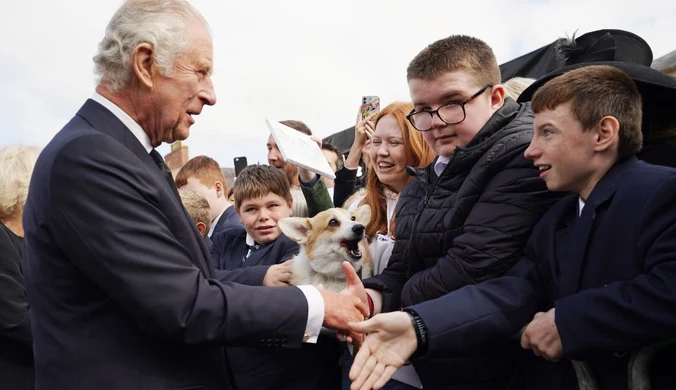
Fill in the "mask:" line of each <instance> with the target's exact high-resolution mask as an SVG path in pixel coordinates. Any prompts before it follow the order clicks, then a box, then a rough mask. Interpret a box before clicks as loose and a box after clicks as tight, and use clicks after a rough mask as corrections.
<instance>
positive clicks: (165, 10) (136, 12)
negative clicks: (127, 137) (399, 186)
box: [94, 0, 209, 92]
mask: <svg viewBox="0 0 676 390" xmlns="http://www.w3.org/2000/svg"><path fill="white" fill-rule="evenodd" d="M195 21H198V22H201V23H202V24H203V25H204V27H205V28H206V29H207V30H208V29H209V26H208V24H207V22H206V20H205V19H204V17H203V16H202V15H201V14H200V13H199V12H198V11H197V10H196V9H195V8H194V7H193V6H192V5H190V4H189V3H188V2H187V1H184V0H132V1H127V2H125V3H124V4H123V5H122V7H120V9H119V10H117V12H116V13H115V15H113V17H112V19H111V20H110V22H109V23H108V27H106V35H105V37H104V38H103V40H102V41H101V43H100V44H99V50H98V53H97V54H96V56H94V64H95V70H94V72H95V73H96V74H97V75H98V76H99V80H98V81H99V82H100V83H103V84H105V86H106V87H107V88H108V89H110V90H111V91H113V92H115V91H118V90H120V89H121V88H122V87H124V86H126V85H127V83H128V82H129V78H130V76H131V74H132V67H131V61H132V53H133V52H134V49H135V48H136V47H137V46H138V45H139V44H142V43H148V44H150V45H152V46H153V49H154V51H153V61H154V63H155V65H156V66H157V68H158V70H159V71H160V73H161V74H162V75H165V76H169V75H171V73H172V71H173V67H174V61H175V60H176V58H177V57H179V56H180V55H182V54H185V53H187V52H188V50H189V49H190V47H189V42H188V39H187V36H188V24H189V23H192V22H195Z"/></svg>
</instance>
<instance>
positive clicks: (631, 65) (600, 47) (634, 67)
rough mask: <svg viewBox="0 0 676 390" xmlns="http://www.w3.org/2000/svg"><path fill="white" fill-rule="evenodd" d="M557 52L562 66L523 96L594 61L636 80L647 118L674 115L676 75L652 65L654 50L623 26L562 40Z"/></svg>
mask: <svg viewBox="0 0 676 390" xmlns="http://www.w3.org/2000/svg"><path fill="white" fill-rule="evenodd" d="M557 46H558V47H557V52H558V53H557V54H558V56H559V61H560V63H561V67H560V68H559V69H556V70H555V71H553V72H551V73H549V74H546V75H544V76H542V77H541V78H539V79H538V80H536V81H535V82H534V83H533V84H531V85H530V86H529V87H528V88H526V89H525V90H524V91H523V92H522V93H521V95H520V96H519V99H518V101H519V102H527V101H530V100H531V98H532V97H533V95H534V94H535V91H537V90H538V88H540V87H541V86H542V85H544V84H545V83H546V82H547V81H549V80H551V79H553V78H555V77H557V76H560V75H562V74H564V73H566V72H568V71H571V70H573V69H579V68H582V67H584V66H590V65H610V66H614V67H616V68H618V69H620V70H622V71H624V72H625V73H627V74H628V75H629V77H631V78H632V80H634V82H635V83H636V86H637V87H638V90H639V92H640V93H641V96H642V98H643V117H644V119H657V118H660V119H662V118H670V117H674V109H673V104H674V103H673V102H674V101H676V79H675V78H673V77H671V76H669V75H668V74H666V73H664V72H660V71H659V70H656V69H653V68H651V67H650V64H651V63H652V57H653V56H652V51H651V50H650V46H648V44H647V43H646V42H645V41H644V40H643V39H642V38H641V37H639V36H638V35H635V34H632V33H630V32H627V31H622V30H599V31H593V32H590V33H588V34H584V35H582V36H580V37H578V38H576V39H575V38H574V39H573V40H567V39H563V40H559V42H558V45H557Z"/></svg>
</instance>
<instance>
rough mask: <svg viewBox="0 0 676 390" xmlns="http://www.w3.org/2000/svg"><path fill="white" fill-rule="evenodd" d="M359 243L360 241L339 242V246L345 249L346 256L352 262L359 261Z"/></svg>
mask: <svg viewBox="0 0 676 390" xmlns="http://www.w3.org/2000/svg"><path fill="white" fill-rule="evenodd" d="M359 241H361V240H340V246H342V247H345V249H347V254H348V255H350V257H351V258H353V259H354V260H359V259H361V251H360V250H359Z"/></svg>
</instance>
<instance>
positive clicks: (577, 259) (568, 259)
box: [557, 202, 596, 297]
mask: <svg viewBox="0 0 676 390" xmlns="http://www.w3.org/2000/svg"><path fill="white" fill-rule="evenodd" d="M595 216H596V210H595V209H594V206H593V205H592V204H589V202H587V204H586V205H585V206H584V209H583V210H582V215H580V217H578V218H577V220H576V221H575V222H574V224H573V227H572V228H571V229H568V231H566V232H564V234H567V235H568V240H569V243H570V244H569V245H568V248H569V249H567V252H568V253H567V254H566V255H565V256H564V257H563V258H564V259H565V262H564V263H563V264H561V282H560V283H559V293H560V297H565V296H568V295H571V294H575V293H576V292H577V290H578V286H579V282H580V276H581V275H582V266H583V264H584V260H585V253H586V250H587V242H589V235H590V234H591V230H592V226H593V225H594V217H595ZM557 238H558V235H557ZM561 238H563V237H561ZM561 244H563V242H561ZM563 245H565V244H563ZM564 248H565V246H564Z"/></svg>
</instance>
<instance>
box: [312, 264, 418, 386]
mask: <svg viewBox="0 0 676 390" xmlns="http://www.w3.org/2000/svg"><path fill="white" fill-rule="evenodd" d="M342 266H343V272H344V273H345V277H346V279H347V286H346V288H345V289H344V290H342V291H340V292H333V291H328V290H326V289H324V288H323V287H322V286H321V285H319V286H317V288H318V290H319V293H320V294H321V295H322V299H323V300H324V326H325V327H327V328H331V329H335V330H337V331H338V335H339V337H340V338H341V339H342V338H346V339H347V341H348V342H349V343H351V344H353V345H354V346H355V352H357V351H358V352H357V354H356V356H355V359H354V363H353V364H352V369H351V370H350V379H351V380H352V381H353V382H352V385H351V387H350V388H351V389H352V390H358V389H361V390H367V389H380V388H381V387H383V386H384V385H385V383H387V381H388V380H389V379H390V378H391V377H392V375H393V374H394V373H395V372H396V371H397V369H398V368H399V367H401V366H403V365H404V364H407V362H408V358H409V357H410V356H411V355H413V353H414V352H415V351H416V349H417V348H418V342H417V337H416V333H415V329H414V327H413V323H412V321H411V317H410V315H409V314H408V313H406V312H394V313H387V314H379V315H377V316H375V317H374V318H371V319H369V318H370V317H371V316H373V315H374V314H375V312H378V311H379V310H377V308H379V304H380V299H379V298H380V297H379V296H378V297H377V298H376V297H374V298H375V300H376V304H377V306H375V305H373V304H371V305H369V298H368V295H367V293H366V290H365V289H364V285H363V284H362V282H361V280H360V279H359V276H357V273H356V272H355V270H354V268H353V267H352V266H351V265H350V263H348V262H343V264H342ZM369 306H371V307H369ZM374 309H375V310H374ZM371 311H373V312H371ZM365 319H368V321H364V320H365ZM367 334H368V336H366V335H367Z"/></svg>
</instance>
